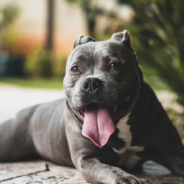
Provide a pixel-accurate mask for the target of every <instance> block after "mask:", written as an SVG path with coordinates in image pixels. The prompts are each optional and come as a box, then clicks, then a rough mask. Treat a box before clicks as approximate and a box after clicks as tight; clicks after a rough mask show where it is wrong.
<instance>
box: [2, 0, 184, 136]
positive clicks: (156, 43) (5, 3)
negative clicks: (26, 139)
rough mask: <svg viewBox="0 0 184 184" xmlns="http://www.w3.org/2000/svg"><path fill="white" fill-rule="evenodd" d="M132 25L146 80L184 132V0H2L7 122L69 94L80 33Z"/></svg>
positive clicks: (100, 33) (100, 35)
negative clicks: (68, 70)
mask: <svg viewBox="0 0 184 184" xmlns="http://www.w3.org/2000/svg"><path fill="white" fill-rule="evenodd" d="M124 29H127V30H128V31H129V33H130V34H131V37H132V46H133V48H134V49H135V51H136V54H137V57H138V61H139V64H140V66H141V68H142V70H143V72H144V78H145V81H146V82H148V83H149V84H150V85H151V86H152V88H153V89H154V90H155V92H156V94H157V96H158V98H159V100H160V101H161V103H162V104H163V106H164V108H165V109H166V110H167V112H168V115H169V117H170V118H171V119H172V121H173V123H174V125H175V126H176V128H177V130H178V132H179V134H180V136H181V137H184V131H183V124H184V41H183V38H184V1H183V0H175V1H173V0H0V121H3V120H5V119H7V118H10V117H12V116H13V115H15V113H16V112H17V111H18V110H20V109H21V108H23V107H26V106H29V105H32V104H35V103H41V102H44V101H49V100H53V99H57V98H59V97H62V96H64V94H63V91H62V89H63V85H62V80H63V77H64V75H65V65H66V60H67V57H68V55H69V53H70V52H71V50H72V49H73V43H74V41H75V40H76V38H77V37H78V36H79V35H90V36H92V37H94V38H95V39H96V40H98V41H102V40H107V39H109V38H110V37H111V35H112V34H113V33H114V32H120V31H123V30H124Z"/></svg>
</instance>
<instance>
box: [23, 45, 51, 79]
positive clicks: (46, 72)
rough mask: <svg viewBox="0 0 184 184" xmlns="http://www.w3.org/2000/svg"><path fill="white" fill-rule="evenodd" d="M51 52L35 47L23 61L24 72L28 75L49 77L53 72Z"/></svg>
mask: <svg viewBox="0 0 184 184" xmlns="http://www.w3.org/2000/svg"><path fill="white" fill-rule="evenodd" d="M53 61H54V56H53V54H52V52H50V51H47V50H44V49H40V48H39V49H35V50H34V51H33V53H31V54H30V55H29V56H28V57H27V59H26V62H25V73H26V74H27V75H28V76H29V77H51V76H52V74H53V66H52V62H53Z"/></svg>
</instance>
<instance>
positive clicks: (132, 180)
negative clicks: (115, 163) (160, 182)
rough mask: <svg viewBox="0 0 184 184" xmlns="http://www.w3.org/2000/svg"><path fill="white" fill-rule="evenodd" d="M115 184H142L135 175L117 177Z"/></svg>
mask: <svg viewBox="0 0 184 184" xmlns="http://www.w3.org/2000/svg"><path fill="white" fill-rule="evenodd" d="M115 184H144V182H143V181H141V180H140V179H139V178H136V177H135V176H132V175H130V176H126V177H119V178H117V180H116V182H115Z"/></svg>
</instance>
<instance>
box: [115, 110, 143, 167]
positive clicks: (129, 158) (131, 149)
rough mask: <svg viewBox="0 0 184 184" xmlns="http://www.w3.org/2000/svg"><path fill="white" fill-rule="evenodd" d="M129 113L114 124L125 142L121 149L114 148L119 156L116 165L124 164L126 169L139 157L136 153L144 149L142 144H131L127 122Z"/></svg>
mask: <svg viewBox="0 0 184 184" xmlns="http://www.w3.org/2000/svg"><path fill="white" fill-rule="evenodd" d="M129 115H130V113H129V114H127V115H126V116H125V117H123V118H122V119H120V120H119V122H118V124H117V126H116V127H117V128H118V130H119V133H118V137H119V138H120V139H122V140H123V141H124V142H125V147H124V148H122V149H121V150H116V149H114V151H115V152H116V153H117V154H118V156H119V157H120V160H119V161H118V165H121V166H125V167H126V168H127V169H131V168H132V167H133V166H134V165H135V164H136V163H137V162H138V161H139V160H140V159H141V158H140V157H138V156H137V155H136V153H137V152H139V151H143V150H144V147H143V146H131V141H132V134H131V132H130V126H129V125H128V124H127V122H128V120H129Z"/></svg>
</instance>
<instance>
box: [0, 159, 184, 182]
mask: <svg viewBox="0 0 184 184" xmlns="http://www.w3.org/2000/svg"><path fill="white" fill-rule="evenodd" d="M133 174H135V175H136V176H137V177H139V178H141V179H142V181H144V182H145V184H184V178H182V177H178V176H175V175H172V174H171V173H170V171H169V170H167V169H166V168H164V167H163V166H160V165H158V164H155V163H154V162H151V161H150V162H147V163H146V164H144V169H143V172H140V173H133ZM0 183H2V184H33V183H40V184H89V182H87V181H85V180H83V179H82V177H81V176H80V174H79V172H78V171H77V170H76V169H74V168H69V167H62V166H58V165H55V164H53V163H50V162H47V161H27V162H14V163H0Z"/></svg>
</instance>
